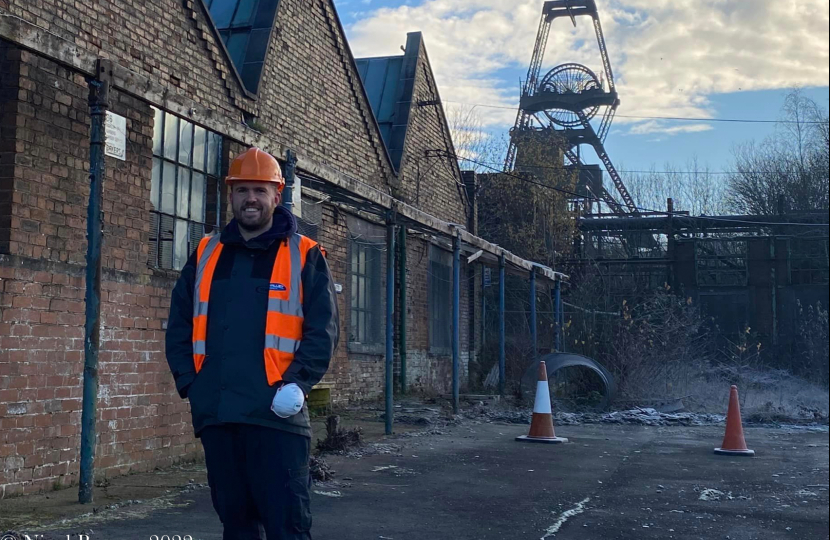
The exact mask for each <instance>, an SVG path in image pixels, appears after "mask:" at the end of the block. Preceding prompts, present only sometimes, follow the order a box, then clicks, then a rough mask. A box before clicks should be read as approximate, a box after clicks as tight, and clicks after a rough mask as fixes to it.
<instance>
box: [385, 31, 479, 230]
mask: <svg viewBox="0 0 830 540" xmlns="http://www.w3.org/2000/svg"><path fill="white" fill-rule="evenodd" d="M413 46H418V47H419V54H418V63H417V66H416V71H415V81H414V88H413V93H412V105H411V108H410V110H409V127H408V128H407V136H406V144H405V145H404V152H403V158H402V160H401V168H400V169H401V170H400V176H401V180H400V189H399V190H398V195H399V197H400V198H401V199H402V200H404V201H406V202H408V203H410V204H412V205H414V206H417V207H418V208H420V209H421V210H423V211H424V212H427V213H429V214H432V215H433V216H435V217H437V218H439V219H442V220H444V221H447V222H450V223H459V224H462V225H466V223H467V218H466V214H465V208H466V199H465V198H464V197H463V195H462V192H463V188H462V187H461V184H462V180H461V172H460V170H459V168H458V165H457V162H456V160H455V159H453V158H452V157H447V155H446V154H448V153H449V154H452V153H453V152H454V150H453V145H452V140H451V136H450V132H449V129H448V128H447V123H446V116H445V114H444V110H443V107H442V106H441V105H440V101H439V100H440V97H439V95H438V87H437V86H436V84H435V77H434V76H433V74H432V67H431V66H430V63H429V58H428V57H427V52H426V47H425V45H424V42H423V40H422V39H420V34H417V33H415V34H409V36H408V39H407V47H413ZM419 102H422V104H420V105H419ZM436 102H438V103H436ZM436 151H438V152H437V153H436ZM436 154H437V155H436ZM441 154H443V155H441Z"/></svg>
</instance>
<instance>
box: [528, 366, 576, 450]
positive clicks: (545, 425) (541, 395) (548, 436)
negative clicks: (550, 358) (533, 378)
mask: <svg viewBox="0 0 830 540" xmlns="http://www.w3.org/2000/svg"><path fill="white" fill-rule="evenodd" d="M516 440H517V441H523V442H540V443H548V444H556V443H566V442H568V439H565V438H562V437H557V436H556V434H555V433H554V432H553V415H552V414H551V408H550V391H549V390H548V370H547V368H546V367H545V363H544V362H539V381H538V382H537V383H536V401H535V402H534V404H533V417H532V419H531V420H530V433H528V434H527V435H522V436H521V437H516Z"/></svg>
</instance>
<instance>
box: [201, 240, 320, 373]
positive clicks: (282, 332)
mask: <svg viewBox="0 0 830 540" xmlns="http://www.w3.org/2000/svg"><path fill="white" fill-rule="evenodd" d="M282 242H283V245H282V246H280V249H279V250H278V251H277V257H276V259H275V260H274V269H273V270H272V271H271V284H270V287H269V291H268V313H267V316H266V319H265V350H264V352H263V355H264V358H265V373H266V375H267V376H268V384H269V385H272V386H273V385H274V384H276V383H277V382H279V381H281V380H282V374H283V373H285V371H286V370H287V369H288V366H289V365H291V362H292V361H293V360H294V353H295V352H296V351H297V348H299V346H300V341H301V340H302V338H303V282H302V278H301V275H302V271H303V267H304V266H305V261H306V255H308V250H310V249H311V248H313V247H314V246H316V245H317V242H315V241H314V240H311V239H309V238H306V237H305V236H302V235H300V234H293V235H291V237H289V238H287V239H285V240H283V241H282ZM222 247H223V245H222V242H221V241H220V240H219V235H215V236H213V237H206V238H203V239H202V241H201V242H200V243H199V249H198V251H197V252H196V257H197V259H196V260H197V264H196V288H195V291H194V294H193V363H194V364H195V366H196V373H199V371H200V370H201V369H202V364H203V363H204V361H205V355H206V351H207V328H208V323H207V321H208V311H209V309H208V307H209V302H210V286H211V284H212V283H213V273H214V272H215V271H216V264H217V263H218V262H219V255H221V253H222ZM286 247H287V248H288V249H286Z"/></svg>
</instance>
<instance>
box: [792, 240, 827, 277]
mask: <svg viewBox="0 0 830 540" xmlns="http://www.w3.org/2000/svg"><path fill="white" fill-rule="evenodd" d="M822 243H823V244H824V246H823V247H824V253H825V255H824V256H823V257H822V256H818V257H810V256H809V253H808V251H809V250H805V249H803V248H802V249H800V250H797V249H795V248H796V246H798V247H800V246H799V244H800V245H801V246H804V245H809V244H816V245H819V246H820V245H821V244H822ZM829 249H830V244H829V243H828V238H827V237H824V238H821V237H819V238H788V239H787V270H788V273H789V276H788V278H789V279H788V283H789V284H790V285H826V284H827V283H828V281H830V279H828V278H830V276H828V266H827V265H826V264H825V265H824V266H822V265H814V264H810V267H809V268H793V263H794V262H799V261H802V262H804V261H810V262H811V263H812V261H821V260H822V259H824V262H825V263H826V262H827V253H828V250H829ZM795 276H799V277H798V278H797V279H794V277H795ZM803 276H806V280H805V279H804V277H803ZM816 276H818V278H816Z"/></svg>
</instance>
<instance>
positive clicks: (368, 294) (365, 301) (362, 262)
mask: <svg viewBox="0 0 830 540" xmlns="http://www.w3.org/2000/svg"><path fill="white" fill-rule="evenodd" d="M384 251H385V250H384V249H383V244H377V243H374V242H370V241H366V240H363V239H361V237H360V235H358V237H356V238H352V240H351V245H350V249H349V258H350V265H349V270H350V275H351V306H350V309H351V324H350V325H349V343H351V344H361V345H380V344H382V343H383V339H382V337H381V333H382V328H383V325H382V324H381V321H382V319H383V308H382V305H383V302H382V298H383V294H382V290H383V284H382V283H381V278H380V274H381V259H382V258H383V256H384Z"/></svg>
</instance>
